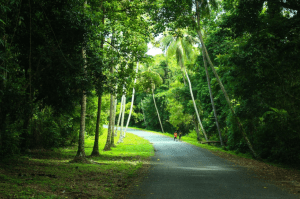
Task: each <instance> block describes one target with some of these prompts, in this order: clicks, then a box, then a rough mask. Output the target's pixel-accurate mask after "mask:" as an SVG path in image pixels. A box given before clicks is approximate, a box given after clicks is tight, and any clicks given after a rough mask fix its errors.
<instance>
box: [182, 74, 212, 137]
mask: <svg viewBox="0 0 300 199" xmlns="http://www.w3.org/2000/svg"><path fill="white" fill-rule="evenodd" d="M184 70H185V75H186V78H187V80H188V83H189V88H190V93H191V97H192V100H193V104H194V108H195V112H196V115H197V119H198V122H199V124H200V126H201V129H202V132H203V135H204V137H205V140H206V141H208V139H207V135H206V132H205V130H204V128H203V125H202V122H201V119H200V115H199V113H198V109H197V106H196V103H195V99H194V94H193V90H192V85H191V81H190V78H189V75H188V73H187V71H186V69H184Z"/></svg>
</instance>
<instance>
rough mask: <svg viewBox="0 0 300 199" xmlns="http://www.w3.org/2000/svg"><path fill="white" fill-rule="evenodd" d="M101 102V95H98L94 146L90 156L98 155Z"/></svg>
mask: <svg viewBox="0 0 300 199" xmlns="http://www.w3.org/2000/svg"><path fill="white" fill-rule="evenodd" d="M101 102H102V95H99V97H98V110H97V122H96V132H95V141H94V147H93V151H92V154H91V156H100V153H99V124H100V119H101Z"/></svg>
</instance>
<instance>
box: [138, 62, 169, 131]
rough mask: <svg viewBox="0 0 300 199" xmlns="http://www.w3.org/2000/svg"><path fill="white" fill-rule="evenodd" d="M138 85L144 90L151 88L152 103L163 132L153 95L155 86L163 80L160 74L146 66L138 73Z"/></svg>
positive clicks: (147, 90)
mask: <svg viewBox="0 0 300 199" xmlns="http://www.w3.org/2000/svg"><path fill="white" fill-rule="evenodd" d="M139 80H140V82H139V83H140V85H141V86H142V87H143V88H144V90H145V91H146V92H149V91H150V90H151V93H152V98H153V103H154V106H155V109H156V113H157V117H158V121H159V124H160V127H161V131H162V132H163V133H164V128H163V125H162V122H161V119H160V115H159V111H158V108H157V105H156V101H155V95H154V90H155V87H156V86H160V85H161V84H162V82H163V80H162V78H161V77H160V75H159V74H158V73H156V72H153V71H151V70H150V68H148V70H147V71H145V72H143V73H141V75H140V79H139Z"/></svg>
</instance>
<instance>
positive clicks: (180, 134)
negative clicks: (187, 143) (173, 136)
mask: <svg viewBox="0 0 300 199" xmlns="http://www.w3.org/2000/svg"><path fill="white" fill-rule="evenodd" d="M181 136H182V133H181V131H179V141H180V140H181Z"/></svg>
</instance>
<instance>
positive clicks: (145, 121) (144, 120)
mask: <svg viewBox="0 0 300 199" xmlns="http://www.w3.org/2000/svg"><path fill="white" fill-rule="evenodd" d="M141 108H142V112H143V116H144V123H145V126H146V128H147V124H146V117H145V113H144V108H143V100H141Z"/></svg>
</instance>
